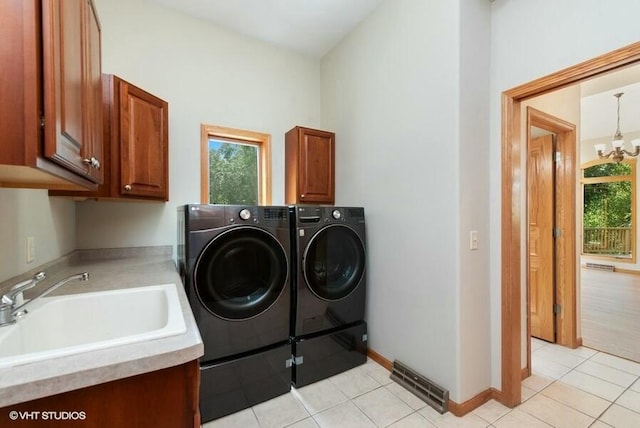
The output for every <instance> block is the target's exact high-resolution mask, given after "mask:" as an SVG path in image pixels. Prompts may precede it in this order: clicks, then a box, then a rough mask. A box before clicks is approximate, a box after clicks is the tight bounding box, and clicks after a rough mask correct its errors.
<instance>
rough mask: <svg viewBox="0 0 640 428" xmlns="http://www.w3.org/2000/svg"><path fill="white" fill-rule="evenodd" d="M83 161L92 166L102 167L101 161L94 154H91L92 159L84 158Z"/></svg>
mask: <svg viewBox="0 0 640 428" xmlns="http://www.w3.org/2000/svg"><path fill="white" fill-rule="evenodd" d="M82 162H83V163H85V164H87V165H89V166H90V167H91V168H95V169H100V161H99V160H98V159H96V158H95V157H93V156H91V158H90V159H83V160H82Z"/></svg>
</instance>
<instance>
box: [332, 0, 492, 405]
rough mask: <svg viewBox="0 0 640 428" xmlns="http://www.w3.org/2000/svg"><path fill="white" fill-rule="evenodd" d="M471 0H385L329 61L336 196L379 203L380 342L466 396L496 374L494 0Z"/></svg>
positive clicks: (372, 317) (372, 229) (458, 397)
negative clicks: (491, 97) (491, 258)
mask: <svg viewBox="0 0 640 428" xmlns="http://www.w3.org/2000/svg"><path fill="white" fill-rule="evenodd" d="M460 3H470V4H464V7H463V8H462V9H461V6H460V5H459V4H458V2H450V1H445V0H441V1H435V2H434V1H432V2H424V1H418V0H393V1H387V2H383V3H382V4H381V5H380V7H379V8H378V9H377V10H376V11H375V12H374V13H373V15H372V16H370V17H369V18H368V19H367V20H366V21H365V22H363V23H362V24H361V25H360V26H359V28H358V29H357V30H356V31H355V32H354V33H352V34H350V35H349V36H348V37H347V38H346V39H345V40H344V41H343V42H342V43H341V44H340V45H339V46H338V47H337V48H336V49H334V50H333V51H332V52H330V53H329V54H328V55H327V56H326V57H325V58H324V59H323V61H322V95H323V105H322V118H323V126H324V127H325V128H330V129H332V130H334V131H335V132H336V183H337V186H336V203H337V204H349V205H362V206H364V207H366V212H367V233H368V251H369V253H368V256H369V258H368V281H369V282H368V285H369V288H368V302H367V308H368V314H367V320H368V321H369V324H370V335H369V338H370V339H369V340H370V343H369V344H370V346H371V348H373V349H375V350H376V351H377V352H380V353H381V354H382V355H384V356H385V357H386V358H389V359H391V360H393V359H398V360H400V361H403V362H404V363H406V364H408V365H409V366H411V367H413V368H414V369H416V370H417V371H418V372H420V373H422V374H424V375H425V376H427V377H429V378H431V379H433V380H434V381H436V382H438V383H440V384H441V385H443V386H444V387H446V388H448V389H450V391H451V398H452V399H453V400H454V401H458V402H461V401H464V400H466V399H468V398H470V397H471V396H473V395H475V394H476V393H478V392H480V391H482V390H484V389H486V388H487V387H488V386H489V371H490V370H489V366H490V364H489V358H490V353H489V347H488V343H489V316H488V305H489V298H488V297H489V293H488V268H487V266H488V254H489V252H488V236H489V231H488V204H489V201H488V198H487V196H488V188H487V186H488V172H487V171H488V168H487V161H488V127H487V123H488V122H487V121H488V113H487V111H486V105H487V103H488V98H487V95H488V92H487V88H488V52H487V51H488V41H489V34H488V28H489V27H488V21H489V7H488V4H487V3H486V2H484V1H480V0H478V1H474V2H460ZM474 14H475V18H474V17H473V16H474ZM478 14H479V15H478ZM474 19H475V21H474ZM460 45H461V47H459V46H460ZM463 67H464V70H462V68H463ZM472 68H475V69H474V70H475V72H477V73H475V72H474V71H472V70H471V69H472ZM461 89H464V91H465V92H464V94H461ZM463 139H466V140H465V141H464V143H461V142H460V141H461V140H463ZM461 150H464V155H461ZM462 170H464V171H462ZM463 210H464V212H463ZM471 229H475V230H479V232H480V233H479V236H480V241H481V243H480V250H479V251H477V252H474V253H471V252H469V251H468V231H469V230H471ZM463 354H464V355H463ZM462 366H464V367H462Z"/></svg>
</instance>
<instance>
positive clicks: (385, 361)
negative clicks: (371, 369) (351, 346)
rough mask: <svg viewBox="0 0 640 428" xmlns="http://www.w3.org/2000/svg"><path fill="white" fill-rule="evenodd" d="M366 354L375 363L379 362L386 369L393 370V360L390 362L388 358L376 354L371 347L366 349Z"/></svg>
mask: <svg viewBox="0 0 640 428" xmlns="http://www.w3.org/2000/svg"><path fill="white" fill-rule="evenodd" d="M367 356H368V357H369V358H371V359H372V360H373V361H375V362H376V363H378V364H380V365H381V366H382V367H384V368H385V369H387V370H389V371H391V370H393V362H391V361H390V360H388V359H386V358H385V357H383V356H382V355H380V354H378V353H377V352H376V351H374V350H373V349H371V348H369V349H367Z"/></svg>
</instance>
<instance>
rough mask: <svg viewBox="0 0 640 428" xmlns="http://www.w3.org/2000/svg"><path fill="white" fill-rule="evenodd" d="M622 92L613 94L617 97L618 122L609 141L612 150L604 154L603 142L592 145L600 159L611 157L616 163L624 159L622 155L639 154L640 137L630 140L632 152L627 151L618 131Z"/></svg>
mask: <svg viewBox="0 0 640 428" xmlns="http://www.w3.org/2000/svg"><path fill="white" fill-rule="evenodd" d="M623 94H624V92H619V93H617V94H613V96H614V97H616V98H617V99H618V122H617V127H616V133H615V134H614V136H613V140H612V141H611V145H612V146H613V150H611V151H610V152H609V153H607V154H605V153H604V151H605V150H606V149H607V146H606V145H604V144H596V145H595V146H594V147H595V149H596V152H597V153H598V157H599V158H600V159H609V158H611V159H613V160H614V161H615V162H616V163H618V162H621V161H622V160H623V159H624V155H627V156H638V155H639V154H640V139H636V140H632V141H631V145H632V146H633V148H634V151H633V152H628V151H626V150H625V149H624V148H623V145H624V137H623V136H622V132H620V97H622V95H623Z"/></svg>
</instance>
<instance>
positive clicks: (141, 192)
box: [119, 81, 169, 201]
mask: <svg viewBox="0 0 640 428" xmlns="http://www.w3.org/2000/svg"><path fill="white" fill-rule="evenodd" d="M119 85H120V194H121V195H123V196H127V195H130V196H144V197H151V198H156V199H163V200H165V201H166V200H168V195H169V192H168V190H169V188H168V176H169V173H168V166H167V156H168V143H167V142H168V129H167V122H168V109H169V107H168V104H167V102H166V101H163V100H161V99H160V98H157V97H155V96H153V95H151V94H149V93H148V92H146V91H143V90H142V89H140V88H137V87H135V86H133V85H130V84H128V83H127V82H125V81H120V83H119Z"/></svg>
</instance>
